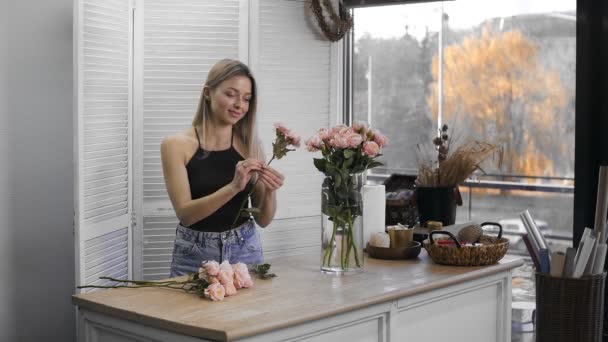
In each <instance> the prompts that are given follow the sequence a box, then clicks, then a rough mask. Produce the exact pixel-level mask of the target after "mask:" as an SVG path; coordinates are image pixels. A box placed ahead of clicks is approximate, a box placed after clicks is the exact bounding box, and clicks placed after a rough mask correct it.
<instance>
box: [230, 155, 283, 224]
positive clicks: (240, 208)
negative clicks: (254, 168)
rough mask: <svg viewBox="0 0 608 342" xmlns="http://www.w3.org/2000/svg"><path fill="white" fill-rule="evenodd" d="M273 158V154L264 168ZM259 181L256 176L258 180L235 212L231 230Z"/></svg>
mask: <svg viewBox="0 0 608 342" xmlns="http://www.w3.org/2000/svg"><path fill="white" fill-rule="evenodd" d="M274 158H275V156H274V154H273V155H272V158H270V160H269V161H268V163H267V164H266V166H268V165H270V163H272V161H273V160H274ZM259 180H260V177H259V176H258V178H257V179H256V180H255V182H254V183H253V186H252V187H251V190H249V193H247V197H245V200H243V203H241V206H240V207H239V211H237V213H236V217H235V218H234V221H232V225H230V228H231V229H234V228H235V225H236V222H237V221H238V220H239V217H241V211H243V208H244V207H245V203H247V200H249V197H251V195H252V194H253V192H254V191H255V186H256V185H257V184H258V181H259Z"/></svg>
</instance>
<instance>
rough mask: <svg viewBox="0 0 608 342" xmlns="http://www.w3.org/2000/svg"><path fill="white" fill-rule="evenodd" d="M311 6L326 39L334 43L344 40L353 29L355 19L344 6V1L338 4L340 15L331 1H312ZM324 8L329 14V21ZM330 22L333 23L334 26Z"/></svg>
mask: <svg viewBox="0 0 608 342" xmlns="http://www.w3.org/2000/svg"><path fill="white" fill-rule="evenodd" d="M310 6H311V8H312V12H313V13H314V15H315V17H316V19H317V24H318V25H319V28H320V29H321V31H323V34H324V35H325V37H327V39H329V40H330V41H332V42H336V41H338V40H340V39H342V37H344V35H345V34H346V33H348V31H349V30H350V29H351V27H353V17H352V16H351V15H350V13H348V10H347V9H346V7H345V6H344V5H342V1H340V2H339V3H338V8H339V9H338V11H339V15H338V13H336V11H335V9H334V7H333V6H332V3H331V0H311V3H310ZM323 7H325V11H326V12H328V15H327V16H328V17H329V20H328V19H327V18H326V15H325V13H324V9H323ZM328 21H329V22H328ZM330 22H333V25H331V24H330Z"/></svg>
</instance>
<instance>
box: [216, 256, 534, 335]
mask: <svg viewBox="0 0 608 342" xmlns="http://www.w3.org/2000/svg"><path fill="white" fill-rule="evenodd" d="M523 264H524V262H523V260H521V259H516V260H512V261H509V262H506V263H504V264H498V265H490V266H486V267H483V268H480V269H478V270H475V271H471V272H468V273H466V274H463V275H458V276H453V277H451V278H450V279H447V280H439V281H436V282H434V283H432V284H430V285H428V284H425V285H419V286H414V287H411V288H408V289H406V290H395V291H391V292H387V293H386V294H384V295H382V296H378V297H375V298H373V299H370V300H367V301H365V302H361V303H357V304H353V305H349V306H345V307H342V308H338V309H335V310H328V311H324V312H323V313H318V314H315V315H307V316H303V317H299V318H298V319H294V320H290V321H287V322H285V321H283V322H282V323H275V324H269V325H268V326H261V327H260V326H258V327H257V328H245V329H240V330H232V331H226V335H227V341H234V340H238V339H242V338H246V337H250V336H254V335H259V334H263V333H266V332H269V331H273V330H278V329H283V328H288V327H291V326H295V325H298V324H303V323H307V322H312V321H315V320H319V319H323V318H327V317H330V316H334V315H338V314H342V313H345V312H349V311H353V310H357V309H360V308H363V307H366V306H371V305H376V304H380V303H384V302H388V301H391V300H395V299H398V298H403V297H407V296H413V295H418V294H422V293H425V292H429V291H432V290H436V289H438V288H442V287H447V286H450V285H456V284H462V283H464V282H466V281H469V280H474V279H479V278H482V277H484V276H489V275H493V274H498V273H500V272H504V271H508V270H512V269H514V268H517V267H520V266H522V265H523ZM453 267H459V266H453Z"/></svg>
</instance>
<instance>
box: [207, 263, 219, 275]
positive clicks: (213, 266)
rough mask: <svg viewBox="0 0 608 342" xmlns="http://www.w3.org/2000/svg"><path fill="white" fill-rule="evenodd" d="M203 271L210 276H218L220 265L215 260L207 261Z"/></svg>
mask: <svg viewBox="0 0 608 342" xmlns="http://www.w3.org/2000/svg"><path fill="white" fill-rule="evenodd" d="M203 269H204V270H205V273H207V274H208V275H210V276H216V275H217V274H218V273H219V272H220V264H219V263H218V262H217V261H215V260H211V261H207V262H205V263H204V264H203Z"/></svg>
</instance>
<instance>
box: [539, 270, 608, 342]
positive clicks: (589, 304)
mask: <svg viewBox="0 0 608 342" xmlns="http://www.w3.org/2000/svg"><path fill="white" fill-rule="evenodd" d="M605 281H606V273H605V272H604V273H602V274H598V275H592V276H584V277H581V278H555V277H551V276H550V275H549V274H546V273H538V272H537V273H536V341H539V342H542V341H551V342H558V341H577V342H587V341H594V342H595V341H597V342H599V341H602V324H603V314H604V311H603V309H604V308H603V305H604V286H605Z"/></svg>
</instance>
